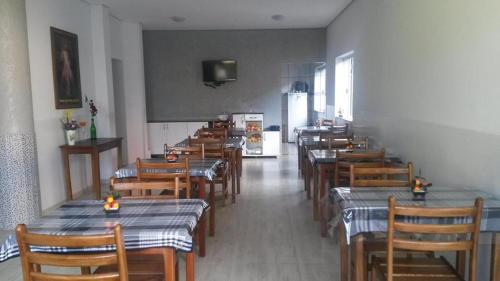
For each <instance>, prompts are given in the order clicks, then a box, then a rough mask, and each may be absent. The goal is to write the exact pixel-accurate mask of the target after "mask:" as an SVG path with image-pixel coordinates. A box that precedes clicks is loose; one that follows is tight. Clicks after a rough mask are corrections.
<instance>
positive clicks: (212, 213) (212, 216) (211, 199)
mask: <svg viewBox="0 0 500 281" xmlns="http://www.w3.org/2000/svg"><path fill="white" fill-rule="evenodd" d="M208 196H209V204H210V211H209V212H210V225H209V226H208V227H209V230H208V235H210V236H214V235H215V185H213V184H211V185H210V193H209V195H208Z"/></svg>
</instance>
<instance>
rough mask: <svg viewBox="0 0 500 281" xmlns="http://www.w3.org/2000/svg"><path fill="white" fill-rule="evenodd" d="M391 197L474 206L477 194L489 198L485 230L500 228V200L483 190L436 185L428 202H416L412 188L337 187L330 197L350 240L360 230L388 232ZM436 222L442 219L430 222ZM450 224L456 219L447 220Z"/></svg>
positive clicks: (408, 202)
mask: <svg viewBox="0 0 500 281" xmlns="http://www.w3.org/2000/svg"><path fill="white" fill-rule="evenodd" d="M389 196H395V197H396V200H397V202H398V204H402V205H408V206H410V205H418V206H426V207H466V206H472V205H473V204H474V200H475V199H476V197H482V198H483V199H484V200H485V201H484V209H483V218H482V221H481V231H486V232H499V231H500V199H498V198H495V197H494V196H492V195H490V194H488V193H486V192H484V191H481V190H476V189H465V188H451V187H439V186H433V187H430V189H429V193H427V195H426V200H425V201H414V200H413V194H412V193H411V192H410V191H409V189H408V187H391V188H389V187H380V188H375V187H370V188H355V189H351V188H343V187H340V188H333V189H331V191H330V200H331V201H332V202H333V206H334V210H335V211H334V212H335V214H336V218H335V221H337V222H339V223H343V224H344V225H345V229H346V234H347V237H348V239H347V241H349V240H350V239H349V237H353V236H355V235H357V234H359V233H365V232H386V231H387V210H388V203H387V199H388V198H389ZM441 220H444V219H441ZM436 222H439V220H438V221H432V222H430V221H429V222H427V223H436ZM443 223H445V221H443ZM446 223H454V222H453V221H451V222H450V221H449V219H447V221H446ZM455 223H460V221H456V222H455Z"/></svg>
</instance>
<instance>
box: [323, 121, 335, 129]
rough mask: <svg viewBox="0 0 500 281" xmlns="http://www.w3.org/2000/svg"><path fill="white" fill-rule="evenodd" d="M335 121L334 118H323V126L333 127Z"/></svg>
mask: <svg viewBox="0 0 500 281" xmlns="http://www.w3.org/2000/svg"><path fill="white" fill-rule="evenodd" d="M334 124H335V122H334V121H333V120H332V119H323V120H321V126H330V127H333V125H334Z"/></svg>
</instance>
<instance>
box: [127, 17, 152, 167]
mask: <svg viewBox="0 0 500 281" xmlns="http://www.w3.org/2000/svg"><path fill="white" fill-rule="evenodd" d="M121 34H122V49H123V76H124V82H125V83H124V89H125V107H126V113H127V114H126V116H127V120H126V121H127V142H128V143H127V144H128V159H129V160H131V161H133V160H134V159H136V158H137V157H145V156H146V151H147V143H148V140H147V136H148V134H147V127H146V93H145V82H144V58H143V48H142V26H141V25H140V24H137V23H129V22H123V23H122V33H121Z"/></svg>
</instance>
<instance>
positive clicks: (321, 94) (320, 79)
mask: <svg viewBox="0 0 500 281" xmlns="http://www.w3.org/2000/svg"><path fill="white" fill-rule="evenodd" d="M325 79H326V68H325V66H324V65H323V66H320V67H318V68H316V70H315V72H314V110H315V111H317V112H325V110H326V81H325Z"/></svg>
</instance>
